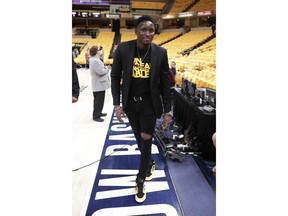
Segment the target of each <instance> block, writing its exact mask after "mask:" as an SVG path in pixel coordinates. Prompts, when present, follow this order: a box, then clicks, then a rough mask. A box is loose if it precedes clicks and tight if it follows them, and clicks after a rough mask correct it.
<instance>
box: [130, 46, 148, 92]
mask: <svg viewBox="0 0 288 216" xmlns="http://www.w3.org/2000/svg"><path fill="white" fill-rule="evenodd" d="M138 51H139V52H138ZM150 71H151V50H150V49H149V50H137V48H136V52H135V54H134V60H133V67H132V83H131V87H130V95H129V96H130V97H133V96H149V95H150Z"/></svg>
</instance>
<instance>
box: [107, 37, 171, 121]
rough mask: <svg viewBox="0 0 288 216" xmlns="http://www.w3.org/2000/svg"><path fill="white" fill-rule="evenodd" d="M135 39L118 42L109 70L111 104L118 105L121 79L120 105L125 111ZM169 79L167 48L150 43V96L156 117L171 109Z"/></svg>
mask: <svg viewBox="0 0 288 216" xmlns="http://www.w3.org/2000/svg"><path fill="white" fill-rule="evenodd" d="M135 49H136V40H132V41H127V42H123V43H120V44H119V45H118V46H117V49H116V51H115V53H114V58H113V66H112V71H111V91H112V96H113V105H120V93H121V92H120V87H121V79H122V107H123V110H124V111H125V109H126V105H127V100H128V96H129V90H130V84H131V80H132V66H133V59H134V53H135ZM170 83H171V80H170V76H169V65H168V57H167V50H166V49H164V48H163V47H160V46H158V45H156V44H154V43H151V70H150V92H151V94H150V96H151V101H152V104H153V109H154V112H155V115H156V117H157V118H160V117H161V115H162V113H163V112H164V113H167V112H170V110H171V91H170V87H171V85H170Z"/></svg>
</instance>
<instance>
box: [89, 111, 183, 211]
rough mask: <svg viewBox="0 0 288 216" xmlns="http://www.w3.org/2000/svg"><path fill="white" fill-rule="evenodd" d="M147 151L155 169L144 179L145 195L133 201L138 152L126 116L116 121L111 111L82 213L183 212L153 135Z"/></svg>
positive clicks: (138, 158) (138, 159) (164, 159)
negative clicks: (150, 146)
mask: <svg viewBox="0 0 288 216" xmlns="http://www.w3.org/2000/svg"><path fill="white" fill-rule="evenodd" d="M95 139H97V137H96V138H95ZM151 153H152V157H153V159H154V160H155V162H156V169H155V170H154V172H153V179H152V180H151V181H149V182H148V181H146V182H145V188H146V193H147V198H146V200H145V201H144V202H143V203H141V204H139V203H137V202H136V201H135V185H136V183H135V179H136V174H137V173H138V166H139V162H140V152H139V150H138V147H137V143H136V140H135V137H134V135H133V132H132V129H131V127H130V124H129V122H128V120H127V119H125V121H124V123H120V122H118V120H117V119H116V117H115V113H113V115H112V119H111V122H110V125H109V129H108V132H107V136H106V141H105V144H104V148H103V151H102V156H101V159H100V161H99V167H98V171H97V173H96V176H95V180H94V183H93V188H92V191H91V195H90V198H89V202H88V206H87V210H86V214H85V216H113V215H115V216H128V215H148V216H149V215H154V216H155V215H159V216H160V215H163V216H165V215H167V216H184V215H183V210H182V208H181V205H180V202H179V199H178V196H177V193H176V191H175V187H174V185H173V181H172V179H171V177H170V174H169V171H168V166H167V163H166V158H165V157H164V155H163V152H162V149H161V147H160V146H159V143H158V142H157V140H156V139H153V142H152V150H151Z"/></svg>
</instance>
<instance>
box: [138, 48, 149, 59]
mask: <svg viewBox="0 0 288 216" xmlns="http://www.w3.org/2000/svg"><path fill="white" fill-rule="evenodd" d="M136 49H137V53H138V57H139V58H140V59H141V60H142V62H143V61H144V59H145V57H146V55H147V54H148V52H149V50H150V46H149V48H148V50H147V51H146V53H145V55H144V57H143V59H142V58H141V56H140V53H139V50H138V47H137V46H136Z"/></svg>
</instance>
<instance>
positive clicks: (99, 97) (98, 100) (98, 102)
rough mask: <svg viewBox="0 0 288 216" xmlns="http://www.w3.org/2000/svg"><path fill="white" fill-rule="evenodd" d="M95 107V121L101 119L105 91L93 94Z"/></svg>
mask: <svg viewBox="0 0 288 216" xmlns="http://www.w3.org/2000/svg"><path fill="white" fill-rule="evenodd" d="M93 97H94V106H93V119H95V118H100V116H101V113H102V109H103V106H104V100H105V91H98V92H93Z"/></svg>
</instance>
